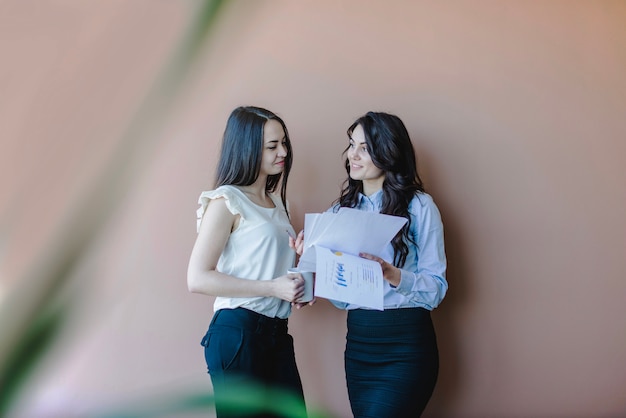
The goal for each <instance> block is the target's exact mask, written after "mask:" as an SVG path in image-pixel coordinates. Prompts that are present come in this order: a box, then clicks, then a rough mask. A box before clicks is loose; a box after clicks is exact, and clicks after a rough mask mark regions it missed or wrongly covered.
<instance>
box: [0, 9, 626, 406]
mask: <svg viewBox="0 0 626 418" xmlns="http://www.w3.org/2000/svg"><path fill="white" fill-rule="evenodd" d="M191 3H193V2H171V1H158V2H155V1H149V0H141V1H135V2H127V1H96V2H84V1H79V0H73V1H68V0H65V1H61V0H57V1H52V2H24V1H19V0H5V1H3V2H2V3H0V42H1V43H0V53H1V54H2V55H1V56H2V60H3V65H2V66H1V67H0V91H1V92H2V93H1V95H0V121H1V122H0V134H1V146H2V152H1V153H0V190H1V194H0V234H2V235H0V262H1V264H0V274H1V276H0V301H2V300H4V301H5V302H6V301H7V300H9V298H10V297H11V293H10V292H11V291H12V289H13V288H15V287H17V284H18V283H19V281H20V277H22V276H23V275H24V274H25V272H26V271H28V269H29V268H30V267H31V265H32V263H33V262H36V261H37V260H41V258H42V257H44V255H45V254H47V251H49V249H50V248H52V246H59V245H63V242H55V240H54V237H57V236H59V235H58V234H61V235H62V232H59V229H58V228H70V230H71V225H72V224H71V221H72V219H70V220H69V223H62V222H61V220H63V219H65V218H64V216H65V215H66V214H67V213H71V212H70V209H71V206H72V205H73V204H76V202H77V199H78V196H81V195H80V193H81V192H83V191H85V190H87V191H89V190H92V189H91V187H92V185H93V184H95V183H94V182H95V179H96V178H97V174H98V173H99V172H102V170H103V167H105V166H106V164H107V162H108V161H110V158H112V157H111V156H112V155H114V154H113V151H114V149H115V148H114V147H115V145H116V144H117V143H118V142H119V141H120V138H122V137H123V136H122V133H123V132H124V127H125V125H126V124H127V123H128V121H129V120H131V117H132V115H133V112H135V111H136V109H137V108H138V106H139V104H140V102H141V98H142V97H143V96H144V95H145V94H146V92H147V91H148V88H149V86H150V85H151V83H152V82H153V80H155V78H156V77H157V75H158V73H159V70H160V69H161V68H162V67H163V65H164V62H165V61H166V60H167V58H168V57H169V54H170V52H171V50H172V49H173V48H174V47H175V45H176V44H177V42H178V41H179V39H180V37H181V36H182V34H183V32H184V30H185V28H186V27H187V25H188V22H189V20H190V18H191V16H192V14H193V13H194V9H193V8H192V7H190V5H191ZM624 22H626V2H623V1H595V2H590V1H534V2H525V1H482V0H479V1H454V2H441V1H434V0H433V1H415V2H401V1H392V2H378V1H356V0H355V1H330V0H323V1H320V0H317V1H303V2H296V1H264V2H251V1H250V2H245V1H238V2H232V3H229V4H228V5H227V7H226V9H225V10H224V11H223V14H222V15H221V16H220V20H219V21H218V24H217V27H215V28H214V29H215V31H214V32H212V34H211V37H210V39H209V42H208V44H207V45H206V50H205V52H204V54H203V56H202V59H201V60H200V62H199V64H198V65H197V66H195V67H194V72H193V75H192V76H191V77H190V78H188V80H187V84H186V85H185V86H184V87H183V89H182V94H181V95H180V96H179V97H178V99H177V101H176V102H175V103H174V105H173V106H172V108H170V109H169V110H168V112H167V116H168V117H167V118H166V119H163V118H159V122H160V123H153V126H156V127H157V128H158V129H157V130H156V132H151V133H150V141H153V142H150V141H149V143H148V145H145V148H146V149H150V150H151V153H149V154H147V155H146V158H145V159H139V160H136V165H135V167H137V170H136V171H135V172H134V173H133V175H130V176H126V177H125V178H124V184H123V185H121V186H120V187H121V188H122V189H123V190H124V191H125V197H124V198H123V199H121V200H120V201H119V202H118V203H117V204H116V205H115V212H114V213H113V214H114V216H113V217H112V218H111V220H110V221H109V223H108V224H107V225H106V228H105V229H104V230H103V231H101V232H100V235H99V236H98V239H97V240H96V241H95V243H94V244H93V247H92V248H90V250H89V252H88V253H87V254H86V256H85V258H84V261H83V262H82V263H81V264H80V266H79V268H78V271H77V272H76V277H77V278H78V283H79V284H80V285H79V286H77V288H78V291H79V292H80V293H79V296H77V297H76V298H75V301H76V306H75V307H74V309H75V310H74V311H73V315H72V321H71V322H70V324H69V326H68V327H67V328H66V330H65V332H64V334H63V336H62V338H61V342H60V344H58V345H57V346H56V347H55V349H54V350H53V351H52V352H51V354H50V355H49V356H48V358H47V360H46V361H45V362H44V363H43V364H42V367H41V369H40V371H39V372H38V374H37V375H36V378H35V379H33V381H32V382H31V384H30V385H29V390H28V391H27V392H26V394H25V397H24V401H23V408H24V409H23V410H24V411H27V412H24V413H23V414H24V416H54V415H57V414H58V415H59V416H68V415H71V414H70V412H71V411H74V412H78V413H80V412H81V411H88V410H89V408H90V407H91V406H92V405H94V404H98V403H100V402H105V403H107V404H111V403H115V402H119V401H121V400H125V399H136V398H141V397H142V396H146V394H147V393H155V392H156V393H159V394H160V393H165V394H171V393H175V392H176V391H177V390H178V389H184V388H188V387H193V388H196V389H199V390H209V379H208V376H207V375H206V373H205V366H204V359H203V356H202V352H201V347H200V345H199V340H200V338H201V336H202V334H203V333H204V331H205V328H206V326H207V325H208V321H209V319H210V316H211V302H212V301H211V300H210V299H209V298H207V297H202V296H198V295H193V294H189V293H188V292H187V290H186V283H185V273H186V267H187V261H188V256H189V253H190V250H191V247H192V245H193V241H194V239H195V210H196V208H197V205H196V201H197V197H198V194H199V193H200V191H201V190H205V189H207V188H209V187H210V185H211V182H212V179H213V170H214V163H215V161H216V153H217V150H218V146H219V145H218V144H219V141H220V136H221V133H222V131H223V127H224V124H225V121H226V118H227V116H228V114H229V112H230V111H231V110H232V108H234V107H235V106H237V105H240V104H255V105H260V106H264V107H268V108H269V109H272V110H274V111H276V112H277V113H279V114H280V115H282V116H283V118H284V119H285V121H286V123H287V126H288V128H289V130H290V134H291V137H292V141H293V146H294V152H295V162H294V169H293V171H292V176H291V181H290V184H289V199H290V202H291V204H292V208H293V214H294V224H295V226H296V228H301V227H302V222H303V216H304V213H305V212H316V211H322V210H324V209H325V208H326V207H327V206H328V205H329V204H330V203H331V201H332V200H333V199H334V198H335V197H336V196H337V194H338V191H339V186H340V184H341V182H342V181H343V178H344V173H343V170H342V168H341V158H340V154H341V151H342V150H343V147H344V146H345V143H346V137H345V130H346V128H347V126H349V124H350V123H351V122H352V121H353V120H354V119H355V118H356V117H358V116H360V115H361V114H363V113H364V112H366V111H368V110H383V111H388V112H392V113H396V114H398V115H399V116H400V117H401V118H402V119H403V120H404V121H405V123H406V125H407V127H408V129H409V132H410V133H411V135H412V138H413V141H414V144H415V147H416V149H417V152H418V158H419V163H420V164H421V171H422V174H423V178H424V180H425V182H426V185H427V188H428V190H429V191H430V193H431V194H432V195H433V196H434V197H435V199H436V201H437V202H438V204H439V206H440V209H441V212H442V215H443V220H444V224H445V227H446V243H447V253H448V257H449V277H448V279H449V283H450V291H449V294H448V296H447V298H446V299H445V300H444V302H443V304H442V305H441V306H440V307H439V308H438V309H437V310H436V311H435V312H434V319H435V321H436V329H437V333H438V337H439V344H440V352H441V373H440V379H439V383H438V386H437V388H436V391H435V394H434V397H433V399H432V401H431V404H430V405H429V407H428V409H427V413H426V414H425V415H427V416H431V417H439V416H446V417H486V416H491V417H500V416H518V417H545V416H561V417H588V416H594V417H612V416H618V415H621V414H626V395H625V394H626V319H625V318H626V303H625V301H626V280H624V277H623V276H624V272H625V271H626V220H625V217H624V213H626V188H625V187H624V183H625V180H626V117H625V115H626V113H625V112H626V26H625V25H624ZM59 225H61V227H59ZM67 225H69V227H68V226H67ZM344 319H345V315H344V314H343V313H342V312H340V311H337V310H335V309H334V308H332V307H331V306H330V305H329V304H328V303H327V302H325V301H320V302H319V303H318V304H317V305H315V306H314V307H312V308H307V309H306V310H303V311H298V312H295V313H294V315H293V316H292V319H291V321H290V329H291V331H292V334H293V335H294V337H295V340H296V351H297V352H296V355H297V360H298V362H299V365H300V369H301V373H302V378H303V383H304V388H305V395H306V397H307V400H308V402H309V404H310V405H312V406H315V407H319V408H322V409H325V410H327V411H330V412H331V413H332V414H334V415H335V416H337V417H347V416H349V406H348V403H347V398H346V391H345V385H344V380H343V379H344V376H343V359H342V355H343V344H344V331H345V325H344Z"/></svg>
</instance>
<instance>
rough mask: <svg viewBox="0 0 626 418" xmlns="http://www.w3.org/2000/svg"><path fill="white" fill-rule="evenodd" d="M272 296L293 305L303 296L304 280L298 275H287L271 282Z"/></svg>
mask: <svg viewBox="0 0 626 418" xmlns="http://www.w3.org/2000/svg"><path fill="white" fill-rule="evenodd" d="M272 289H273V290H272V296H274V297H277V298H279V299H282V300H286V301H287V302H292V303H295V302H296V301H297V300H298V299H300V298H301V297H302V296H304V279H303V278H302V276H300V274H299V273H288V274H285V275H284V276H279V277H277V278H275V279H274V280H272Z"/></svg>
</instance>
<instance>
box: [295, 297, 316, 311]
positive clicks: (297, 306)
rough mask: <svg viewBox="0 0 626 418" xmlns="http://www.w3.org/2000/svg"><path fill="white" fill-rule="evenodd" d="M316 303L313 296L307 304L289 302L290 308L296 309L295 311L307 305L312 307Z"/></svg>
mask: <svg viewBox="0 0 626 418" xmlns="http://www.w3.org/2000/svg"><path fill="white" fill-rule="evenodd" d="M315 302H316V299H315V296H313V299H311V300H310V301H309V302H304V303H303V302H291V307H292V308H296V309H300V308H303V307H305V306H307V305H311V306H312V305H314V304H315Z"/></svg>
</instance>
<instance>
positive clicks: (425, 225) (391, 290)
mask: <svg viewBox="0 0 626 418" xmlns="http://www.w3.org/2000/svg"><path fill="white" fill-rule="evenodd" d="M382 198H383V191H382V189H381V190H379V191H377V192H376V193H374V194H372V195H371V196H365V195H363V194H360V195H359V202H358V204H357V205H356V207H355V209H359V210H363V211H366V212H380V209H381V207H382ZM335 209H336V206H335ZM330 210H333V209H330ZM409 214H410V217H411V227H410V231H409V234H410V236H411V238H413V240H414V241H415V243H416V244H417V245H415V244H413V243H411V242H409V243H408V246H409V253H408V254H407V257H406V261H405V263H404V265H403V266H402V267H401V270H400V271H401V273H402V276H401V277H402V278H401V280H400V284H399V285H398V287H393V286H391V284H389V282H388V281H386V280H385V281H384V303H383V305H384V308H385V309H398V308H413V307H422V308H425V309H428V310H429V311H432V310H433V309H434V308H436V307H437V306H439V304H440V303H441V301H442V300H443V298H444V296H445V295H446V291H447V290H448V282H447V281H446V254H445V249H444V240H443V223H442V222H441V214H440V213H439V209H438V208H437V205H435V202H434V201H433V198H432V197H431V196H430V195H429V194H427V193H418V194H416V195H415V197H414V198H413V200H411V203H410V204H409ZM364 227H366V226H364ZM385 251H386V254H385V257H384V258H385V260H387V261H390V260H393V246H392V245H391V244H389V245H388V246H387V248H386V250H385ZM331 302H332V303H333V304H334V305H335V306H336V307H338V308H340V309H359V308H360V309H367V308H363V307H362V306H358V305H354V304H348V303H344V302H337V301H331Z"/></svg>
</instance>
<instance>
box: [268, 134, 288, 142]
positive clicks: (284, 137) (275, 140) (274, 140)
mask: <svg viewBox="0 0 626 418" xmlns="http://www.w3.org/2000/svg"><path fill="white" fill-rule="evenodd" d="M286 139H287V135H285V136H283V137H282V138H280V139H272V140H270V141H267V142H266V144H271V143H273V142H278V141H285V140H286Z"/></svg>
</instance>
